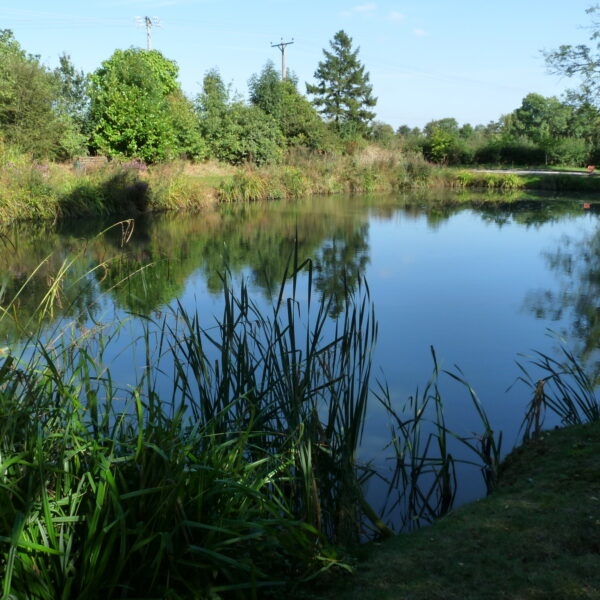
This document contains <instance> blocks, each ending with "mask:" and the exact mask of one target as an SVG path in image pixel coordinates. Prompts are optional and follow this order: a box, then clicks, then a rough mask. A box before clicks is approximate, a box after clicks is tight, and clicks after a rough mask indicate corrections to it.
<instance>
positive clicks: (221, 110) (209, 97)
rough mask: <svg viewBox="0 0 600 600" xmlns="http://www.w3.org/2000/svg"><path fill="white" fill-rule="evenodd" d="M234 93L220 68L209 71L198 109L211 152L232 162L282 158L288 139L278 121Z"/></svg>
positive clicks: (203, 132) (266, 160) (267, 160)
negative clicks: (232, 97)
mask: <svg viewBox="0 0 600 600" xmlns="http://www.w3.org/2000/svg"><path fill="white" fill-rule="evenodd" d="M230 95H231V94H230V90H229V89H228V87H227V86H226V85H225V84H224V83H223V80H222V79H221V75H220V74H219V72H218V71H217V70H216V69H213V70H211V71H208V72H207V73H206V75H205V76H204V80H203V83H202V92H201V94H200V95H199V96H198V99H197V102H196V109H197V111H198V114H199V118H200V128H201V131H202V135H203V137H204V138H205V139H206V142H207V143H208V147H209V153H210V155H211V156H213V157H214V158H218V159H219V160H223V161H226V162H230V163H232V164H240V163H243V162H253V163H256V164H265V163H273V162H277V161H279V160H280V159H281V156H282V154H283V146H284V144H285V140H284V137H283V134H282V133H281V129H280V128H279V126H278V124H277V121H276V120H275V119H274V118H273V117H272V116H271V115H268V114H266V113H265V112H264V111H263V110H262V109H261V108H260V107H258V106H246V105H245V104H244V103H243V102H242V101H240V100H231V98H230Z"/></svg>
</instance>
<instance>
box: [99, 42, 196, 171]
mask: <svg viewBox="0 0 600 600" xmlns="http://www.w3.org/2000/svg"><path fill="white" fill-rule="evenodd" d="M178 71H179V69H178V67H177V65H176V63H175V62H174V61H172V60H169V59H167V58H165V57H164V56H163V55H162V54H161V53H160V52H158V51H157V50H140V49H136V48H130V49H128V50H116V51H115V53H114V54H113V55H112V56H111V58H110V59H108V60H106V61H104V62H103V63H102V65H101V67H100V68H99V69H98V70H97V71H96V72H95V73H94V74H93V75H92V77H91V90H90V96H91V104H90V117H91V144H92V147H93V148H95V149H96V150H97V151H99V152H102V153H104V154H107V155H109V156H136V157H139V158H142V159H144V160H146V161H148V162H156V161H160V160H165V159H171V158H175V157H177V156H179V155H181V154H188V155H189V156H192V157H199V156H202V148H203V145H202V143H201V141H200V140H199V136H200V132H199V126H198V123H197V120H196V119H195V118H194V113H193V105H192V103H191V102H190V101H189V100H187V98H185V96H184V95H183V92H182V91H181V89H180V87H179V84H178V82H177V74H178Z"/></svg>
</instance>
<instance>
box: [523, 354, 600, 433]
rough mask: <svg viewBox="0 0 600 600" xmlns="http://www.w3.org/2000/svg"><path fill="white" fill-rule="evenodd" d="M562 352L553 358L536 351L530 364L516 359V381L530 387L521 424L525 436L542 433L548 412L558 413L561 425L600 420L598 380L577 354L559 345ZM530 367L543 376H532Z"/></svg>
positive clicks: (556, 414)
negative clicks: (517, 372) (585, 368)
mask: <svg viewBox="0 0 600 600" xmlns="http://www.w3.org/2000/svg"><path fill="white" fill-rule="evenodd" d="M561 354H562V356H561V357H559V358H554V357H551V356H549V355H547V354H544V353H542V352H536V353H535V355H534V356H533V357H532V358H531V359H530V360H529V363H528V364H529V368H528V367H527V366H526V365H524V364H522V363H517V364H518V365H519V368H520V369H521V372H522V376H521V377H519V381H521V382H523V383H525V384H526V385H527V386H528V387H529V388H530V389H531V390H532V397H531V401H530V403H529V405H528V407H527V412H526V414H525V418H524V420H523V424H522V431H523V438H524V439H529V438H531V437H535V436H537V435H539V434H540V433H541V431H542V428H543V425H544V421H545V417H546V414H547V413H548V412H550V413H552V414H553V415H555V416H556V417H558V418H559V420H560V423H561V424H562V425H579V424H581V423H592V422H596V421H600V400H599V399H598V397H597V395H596V387H597V382H594V381H593V380H592V379H591V378H590V377H589V376H588V374H587V373H586V372H585V370H584V368H583V366H582V365H581V363H580V362H579V360H578V359H577V357H576V356H575V355H574V354H573V353H572V352H570V351H569V350H568V349H567V348H565V347H561ZM532 367H534V368H535V369H536V371H538V372H539V373H540V374H541V375H542V377H539V378H536V377H534V376H533V375H532V374H531V368H532Z"/></svg>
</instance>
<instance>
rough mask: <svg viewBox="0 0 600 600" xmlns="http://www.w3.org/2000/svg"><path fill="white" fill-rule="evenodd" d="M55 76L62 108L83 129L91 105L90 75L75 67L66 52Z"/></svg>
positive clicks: (61, 58)
mask: <svg viewBox="0 0 600 600" xmlns="http://www.w3.org/2000/svg"><path fill="white" fill-rule="evenodd" d="M54 76H55V77H56V79H57V80H58V91H59V98H60V104H61V109H62V110H63V111H64V112H65V113H66V114H67V115H69V117H70V118H71V119H73V121H75V123H77V125H78V126H79V127H80V129H81V130H83V129H84V128H85V125H86V121H87V118H88V112H89V106H90V97H89V77H88V76H87V75H86V74H85V73H84V72H83V71H78V70H77V69H76V68H75V65H73V63H72V62H71V57H70V56H69V55H68V54H66V53H63V54H62V55H61V56H60V57H59V66H58V68H56V69H55V70H54Z"/></svg>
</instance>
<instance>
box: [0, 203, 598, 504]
mask: <svg viewBox="0 0 600 600" xmlns="http://www.w3.org/2000/svg"><path fill="white" fill-rule="evenodd" d="M497 199H498V200H502V199H501V198H500V197H497ZM475 200H477V199H476V198H475ZM599 214H600V205H595V204H594V203H591V206H589V207H588V206H586V208H584V205H583V202H582V200H581V199H578V198H569V197H566V196H561V197H555V198H531V197H529V198H523V199H519V198H518V197H517V198H515V197H510V198H508V197H507V198H506V199H504V201H498V202H494V203H489V202H487V203H483V202H477V201H476V202H475V203H469V204H467V203H461V204H458V205H452V206H449V205H446V204H445V203H443V202H440V198H439V197H437V196H436V195H435V193H433V192H431V193H423V194H419V195H402V196H385V197H377V196H368V197H360V196H354V197H327V198H320V197H319V198H307V199H304V200H301V201H296V202H273V203H270V204H251V205H237V206H233V205H225V206H221V207H219V208H216V209H215V210H211V211H207V212H205V213H201V214H181V215H178V214H164V215H152V216H144V217H143V218H138V219H137V220H136V221H135V224H134V226H133V229H130V228H129V227H128V226H127V225H118V226H116V227H109V226H110V225H111V223H110V222H95V223H94V222H89V221H79V222H74V223H62V224H60V225H58V226H54V225H50V224H31V223H26V224H18V225H14V226H12V227H10V228H6V229H5V230H3V231H2V234H1V236H0V264H2V269H1V271H0V303H1V304H2V306H8V303H9V302H10V301H11V299H13V298H16V300H15V301H14V302H13V303H12V305H11V309H12V312H13V314H14V315H16V316H17V320H18V326H17V325H16V324H15V320H14V319H12V318H7V317H5V318H3V319H0V349H1V348H2V347H3V346H8V345H14V344H18V343H19V341H23V339H24V336H25V333H26V332H27V330H28V328H30V327H33V324H32V323H33V321H34V320H35V319H34V317H33V315H35V314H39V306H40V304H44V302H46V304H47V306H49V307H50V308H51V310H50V309H49V310H47V311H46V314H45V324H44V327H45V330H46V335H47V336H48V337H49V338H51V337H52V336H53V335H56V334H57V332H59V331H62V330H64V329H65V328H66V326H67V324H73V323H74V324H75V325H74V327H76V328H80V329H82V330H83V329H89V328H92V327H94V326H98V325H99V324H105V325H106V326H107V327H109V328H113V329H115V330H116V328H117V327H119V326H120V325H121V324H122V323H123V322H124V321H126V322H127V325H126V326H125V327H122V328H121V329H120V330H119V332H118V334H116V335H115V336H114V339H113V340H112V342H111V346H110V348H109V351H108V352H107V353H105V358H106V359H107V361H108V363H109V365H110V366H111V369H112V375H113V378H114V379H115V380H117V381H120V382H121V383H133V379H134V378H135V377H136V375H135V372H136V369H135V368H132V365H137V366H138V367H139V366H140V364H141V362H143V361H142V359H141V358H140V356H139V353H138V354H136V352H139V351H138V350H136V344H133V343H132V340H133V339H137V338H139V336H141V334H142V326H143V325H144V324H147V323H148V322H149V321H148V317H149V318H153V319H158V318H159V317H160V315H162V314H164V313H165V310H166V309H167V307H169V306H172V307H173V306H176V304H177V303H180V304H181V305H182V306H183V307H184V308H186V309H187V310H189V311H198V314H199V315H200V316H201V319H202V321H203V323H204V324H205V325H210V324H213V323H214V315H218V314H219V313H220V312H221V311H222V287H223V282H222V279H221V277H222V274H223V273H224V270H225V269H229V271H230V272H231V275H232V277H233V279H234V281H237V282H239V281H240V280H241V279H245V280H246V281H247V282H248V285H249V289H250V291H251V294H252V296H253V298H254V300H255V301H256V302H257V304H258V305H259V306H267V305H270V304H272V303H273V302H274V301H275V299H276V298H277V294H278V291H279V283H280V281H281V279H282V277H283V276H284V272H285V269H286V265H287V264H288V260H289V257H290V256H291V254H292V253H293V251H294V248H295V247H296V248H297V252H298V258H299V261H300V262H302V261H304V260H305V259H311V260H312V265H313V283H314V290H315V294H316V295H318V296H319V295H326V296H331V297H332V298H333V301H332V303H331V305H330V307H329V313H330V318H331V319H332V320H333V319H335V317H336V316H337V315H338V314H339V313H340V312H341V310H342V308H343V298H344V294H345V293H346V291H347V290H348V289H350V290H353V289H354V288H355V287H356V285H357V282H358V281H359V280H360V279H362V278H364V279H365V280H366V281H367V283H368V287H369V289H370V294H371V299H372V301H373V303H374V306H375V314H376V317H377V320H378V323H379V335H378V341H377V346H376V349H375V351H374V354H373V357H372V358H373V365H374V369H373V376H372V384H373V387H376V381H382V382H383V381H385V382H386V383H387V385H388V387H389V390H390V394H391V395H392V396H393V397H394V398H402V399H406V398H408V397H409V396H410V395H411V394H414V393H415V390H416V389H417V387H420V388H421V389H422V388H423V386H424V385H425V384H426V383H427V381H428V380H429V378H430V376H431V373H432V368H433V360H432V352H431V348H434V349H435V353H436V356H437V360H438V363H439V364H440V365H441V367H442V369H444V368H445V369H449V370H454V371H456V367H455V365H457V366H458V367H459V368H460V370H461V371H462V373H463V374H464V378H465V379H466V381H468V382H469V384H470V385H471V386H472V387H473V388H474V389H475V390H476V392H477V394H478V397H479V398H480V400H481V402H482V404H483V406H484V407H485V410H486V412H487V414H488V417H489V419H490V422H491V424H492V427H493V428H494V429H495V430H502V431H503V432H504V450H505V451H507V450H510V448H511V447H512V446H513V444H514V443H515V442H516V441H517V440H518V432H519V427H520V424H521V421H522V418H523V415H524V411H525V406H526V404H527V402H528V401H529V399H530V390H529V389H528V388H526V387H525V386H524V385H514V386H513V385H511V384H513V383H514V382H515V380H516V379H517V377H518V376H519V375H520V371H519V369H518V367H517V365H516V362H515V361H517V360H521V361H524V360H525V359H524V358H522V357H521V358H520V357H519V354H520V353H530V352H531V351H532V350H537V351H542V352H547V353H550V354H557V353H558V352H559V349H560V346H561V343H565V344H567V345H568V346H569V347H570V348H571V349H573V350H574V351H575V352H576V353H577V354H578V355H580V356H582V357H583V360H586V361H588V363H589V365H590V367H591V368H592V369H593V368H594V364H595V363H594V361H595V360H596V359H597V357H596V354H595V352H596V348H597V347H598V338H599V336H600V316H599V315H600V313H599V312H598V308H597V307H598V297H599V293H600V233H599V221H598V215H599ZM107 228H108V230H107V231H104V230H105V229H107ZM103 231H104V233H101V232H103ZM76 256H77V257H78V259H77V260H76V261H75V262H74V263H73V264H72V265H71V264H70V263H71V261H72V260H73V259H74V257H76ZM97 265H104V266H101V267H99V268H95V267H97ZM67 266H68V269H66V274H65V276H64V278H63V280H62V282H61V285H60V286H59V287H58V288H56V287H54V288H53V282H54V281H56V277H57V273H58V272H59V271H60V269H61V268H65V267H67ZM94 268H95V269H94ZM49 289H52V290H54V291H53V292H52V294H51V296H52V297H51V298H50V299H49V298H48V290H49ZM49 300H52V301H51V302H49ZM440 386H441V390H442V395H443V398H444V402H445V413H446V419H447V425H448V427H449V428H450V429H451V430H452V431H454V432H456V433H458V434H459V435H471V434H472V433H473V432H475V431H478V430H480V429H481V425H480V423H479V422H478V420H477V418H476V417H475V415H474V413H473V410H472V407H471V405H470V400H469V398H468V394H467V393H466V390H465V388H464V386H461V385H459V384H458V383H456V382H455V381H453V380H452V379H451V378H449V377H447V378H445V379H443V380H441V381H440ZM388 421H389V419H388V417H387V415H386V414H385V412H384V411H383V410H382V409H381V407H380V406H379V405H378V404H377V402H372V404H371V408H370V410H369V414H368V416H367V423H366V427H365V435H364V439H363V447H362V455H363V457H364V458H365V459H369V460H374V461H375V462H376V463H377V461H380V460H382V459H381V457H382V456H383V454H382V448H383V447H384V446H385V444H386V443H387V442H388V441H389V433H388V429H389V422H388ZM378 464H379V466H380V468H384V464H383V463H378ZM482 491H483V484H482V482H481V480H480V478H478V477H475V476H473V478H472V479H470V480H469V481H468V483H467V484H465V485H464V486H462V487H461V489H460V490H459V497H458V500H459V502H464V501H466V500H470V499H472V498H475V497H477V496H479V495H481V494H482Z"/></svg>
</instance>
